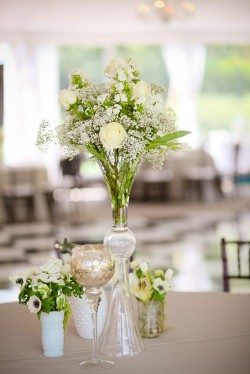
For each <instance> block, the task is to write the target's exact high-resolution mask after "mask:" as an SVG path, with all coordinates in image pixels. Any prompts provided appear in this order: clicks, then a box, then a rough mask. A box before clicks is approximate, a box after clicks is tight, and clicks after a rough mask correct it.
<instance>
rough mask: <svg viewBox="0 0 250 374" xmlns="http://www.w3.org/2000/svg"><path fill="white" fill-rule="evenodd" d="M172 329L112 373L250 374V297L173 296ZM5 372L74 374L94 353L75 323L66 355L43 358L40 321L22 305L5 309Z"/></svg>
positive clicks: (0, 335) (1, 367)
mask: <svg viewBox="0 0 250 374" xmlns="http://www.w3.org/2000/svg"><path fill="white" fill-rule="evenodd" d="M166 309H167V315H168V325H169V326H173V328H172V329H170V330H168V331H167V332H166V333H164V334H163V335H161V336H160V337H158V338H155V339H144V342H145V346H146V350H145V352H143V353H141V354H139V355H138V356H136V357H134V358H122V359H116V360H115V361H116V365H115V366H114V367H113V368H110V369H108V370H107V371H106V373H109V372H110V374H118V373H119V374H127V373H129V374H141V373H143V374H154V373H155V374H168V373H169V374H249V373H250V295H239V294H238V295H236V294H229V293H183V292H172V293H170V294H169V295H168V297H167V303H166ZM0 327H1V328H0V339H1V340H0V341H1V353H0V373H1V374H12V373H13V374H14V373H18V374H42V373H43V374H57V373H60V374H64V373H65V374H66V373H67V374H69V373H70V374H75V373H78V374H80V373H82V372H85V370H83V369H80V368H79V367H78V363H79V362H81V361H83V359H84V358H86V356H89V353H90V352H91V347H92V344H91V341H89V340H85V339H81V338H80V337H78V336H77V334H76V332H75V328H74V326H73V323H70V325H69V327H68V331H67V335H66V341H65V349H64V356H62V357H58V358H46V357H44V356H43V355H42V346H41V333H40V322H39V320H38V319H37V317H36V315H32V314H30V313H29V311H28V310H27V309H26V307H24V306H21V305H19V304H17V303H10V304H2V305H0Z"/></svg>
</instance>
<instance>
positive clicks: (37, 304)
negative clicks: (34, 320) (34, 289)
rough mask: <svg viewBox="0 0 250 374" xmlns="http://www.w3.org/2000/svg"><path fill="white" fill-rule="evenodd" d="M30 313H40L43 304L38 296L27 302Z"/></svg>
mask: <svg viewBox="0 0 250 374" xmlns="http://www.w3.org/2000/svg"><path fill="white" fill-rule="evenodd" d="M27 307H28V308H29V311H30V313H38V312H39V310H41V307H42V302H41V300H40V299H39V297H37V296H31V297H30V298H29V301H28V302H27Z"/></svg>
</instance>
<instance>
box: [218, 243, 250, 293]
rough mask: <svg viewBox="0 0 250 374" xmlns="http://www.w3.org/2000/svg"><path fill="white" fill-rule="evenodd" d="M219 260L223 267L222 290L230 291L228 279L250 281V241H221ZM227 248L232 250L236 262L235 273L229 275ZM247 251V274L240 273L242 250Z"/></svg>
mask: <svg viewBox="0 0 250 374" xmlns="http://www.w3.org/2000/svg"><path fill="white" fill-rule="evenodd" d="M220 246H221V259H222V265H223V290H224V291H225V292H229V291H230V283H229V280H230V279H241V280H242V279H248V280H249V281H250V241H246V240H225V238H222V239H221V243H220ZM229 247H231V248H234V250H235V255H236V256H235V257H236V260H237V272H236V273H231V272H230V271H229V260H228V249H229ZM244 248H245V249H247V251H248V254H247V257H248V259H247V261H248V274H245V273H243V272H242V263H243V260H242V252H243V249H244Z"/></svg>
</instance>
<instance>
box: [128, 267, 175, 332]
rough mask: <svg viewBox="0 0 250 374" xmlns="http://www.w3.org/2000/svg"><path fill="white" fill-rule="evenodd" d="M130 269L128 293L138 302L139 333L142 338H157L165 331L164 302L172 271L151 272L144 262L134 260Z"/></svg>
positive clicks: (169, 288)
mask: <svg viewBox="0 0 250 374" xmlns="http://www.w3.org/2000/svg"><path fill="white" fill-rule="evenodd" d="M130 267H131V269H132V270H133V272H131V273H129V283H130V291H131V293H132V295H134V296H135V297H136V299H137V300H138V314H139V328H140V333H141V335H142V337H144V338H152V337H156V336H159V335H160V334H161V333H162V332H164V331H165V330H166V326H165V300H166V295H167V294H168V292H169V291H170V290H171V283H170V280H171V278H172V276H173V270H172V269H168V270H167V271H166V272H165V273H164V271H163V269H157V270H152V269H150V268H149V266H148V264H147V262H146V261H140V262H138V261H136V260H135V261H133V262H131V264H130Z"/></svg>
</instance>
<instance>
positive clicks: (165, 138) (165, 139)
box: [146, 131, 190, 150]
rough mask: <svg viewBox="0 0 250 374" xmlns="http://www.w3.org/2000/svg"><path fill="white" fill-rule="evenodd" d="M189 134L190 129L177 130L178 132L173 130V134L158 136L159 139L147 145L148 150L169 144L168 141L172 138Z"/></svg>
mask: <svg viewBox="0 0 250 374" xmlns="http://www.w3.org/2000/svg"><path fill="white" fill-rule="evenodd" d="M188 134H190V131H176V132H173V133H172V134H167V135H164V136H161V137H160V138H157V139H155V140H153V141H152V142H151V143H150V144H149V145H148V146H147V147H146V150H149V149H153V148H155V147H158V146H160V145H168V144H166V143H168V142H169V141H170V140H173V139H178V138H181V137H183V136H185V135H188Z"/></svg>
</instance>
